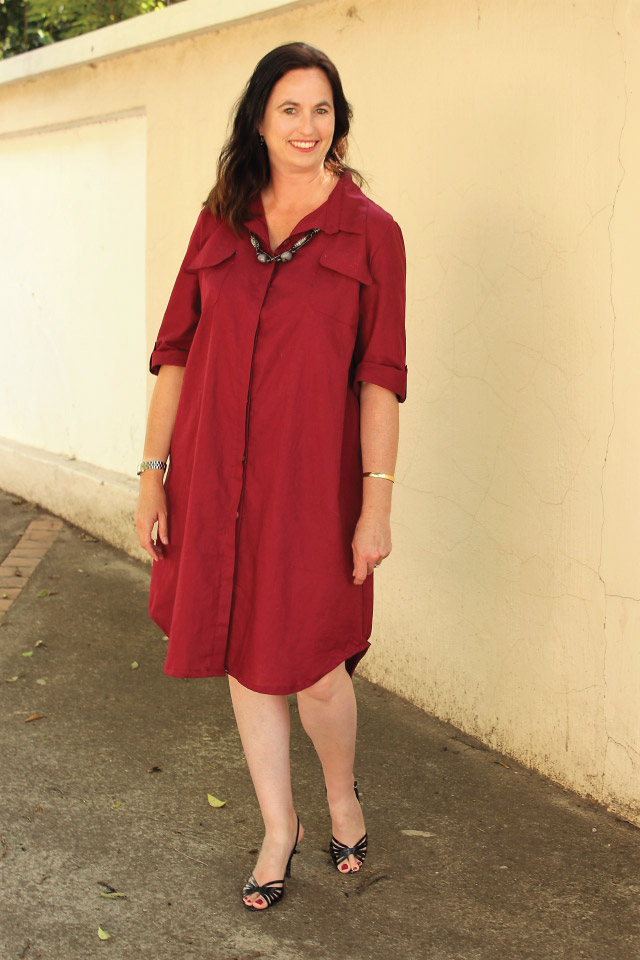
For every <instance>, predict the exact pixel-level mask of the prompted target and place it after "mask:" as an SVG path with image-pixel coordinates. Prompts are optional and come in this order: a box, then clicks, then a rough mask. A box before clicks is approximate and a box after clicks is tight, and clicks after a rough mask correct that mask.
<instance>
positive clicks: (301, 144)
mask: <svg viewBox="0 0 640 960" xmlns="http://www.w3.org/2000/svg"><path fill="white" fill-rule="evenodd" d="M289 143H290V144H291V146H292V147H295V148H296V149H297V150H313V148H314V147H315V145H316V143H318V141H317V140H289Z"/></svg>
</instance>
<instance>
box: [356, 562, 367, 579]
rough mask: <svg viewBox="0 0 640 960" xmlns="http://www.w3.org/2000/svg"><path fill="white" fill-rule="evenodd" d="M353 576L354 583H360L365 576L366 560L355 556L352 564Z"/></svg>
mask: <svg viewBox="0 0 640 960" xmlns="http://www.w3.org/2000/svg"><path fill="white" fill-rule="evenodd" d="M353 578H354V582H355V583H356V584H362V583H364V581H365V580H366V578H367V563H366V560H362V559H361V558H357V559H356V561H355V563H354V565H353Z"/></svg>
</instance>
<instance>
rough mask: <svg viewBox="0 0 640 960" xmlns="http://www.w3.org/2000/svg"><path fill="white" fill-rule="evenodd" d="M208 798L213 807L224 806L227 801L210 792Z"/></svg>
mask: <svg viewBox="0 0 640 960" xmlns="http://www.w3.org/2000/svg"><path fill="white" fill-rule="evenodd" d="M207 800H208V801H209V803H210V804H211V806H212V807H224V805H225V803H226V802H227V801H226V800H218V798H217V797H214V796H212V794H210V793H208V794H207Z"/></svg>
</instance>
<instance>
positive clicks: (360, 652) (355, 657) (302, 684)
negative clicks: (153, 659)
mask: <svg viewBox="0 0 640 960" xmlns="http://www.w3.org/2000/svg"><path fill="white" fill-rule="evenodd" d="M359 644H363V645H361V646H358V648H357V649H356V650H354V651H353V652H352V653H348V654H347V655H345V654H340V657H339V658H338V659H337V660H335V661H334V662H333V663H332V664H331V665H330V666H329V667H327V668H323V670H322V672H321V673H319V674H317V675H316V676H314V677H312V678H311V679H306V680H303V681H296V682H295V683H294V684H293V686H294V688H295V689H293V690H283V689H282V687H281V686H277V687H276V688H275V689H274V685H269V686H268V688H267V687H265V686H264V685H261V687H260V689H258V688H257V687H256V686H251V685H250V684H248V683H245V682H244V681H243V680H242V678H241V677H236V676H235V674H229V672H228V671H227V670H224V671H222V672H219V671H214V670H213V669H211V670H208V671H198V672H195V671H191V672H190V673H188V674H185V673H178V672H177V671H172V670H170V669H169V670H168V669H167V668H166V666H165V667H164V668H163V669H164V673H165V674H166V675H167V676H168V677H176V678H178V679H180V680H200V679H204V678H206V677H226V676H227V675H229V676H233V678H234V680H237V681H238V683H241V684H242V685H243V686H244V687H247V688H248V689H249V690H253V691H254V693H269V694H272V695H273V696H288V695H289V694H292V693H299V692H300V691H301V690H306V688H307V687H310V686H312V685H313V684H314V683H316V682H317V681H318V680H320V679H321V678H322V677H324V676H325V675H326V674H327V673H330V672H331V671H332V670H335V668H336V667H337V666H338V664H340V663H342V662H344V665H345V669H346V670H347V673H348V674H349V676H350V677H353V674H354V671H355V668H356V666H357V664H358V663H359V662H360V660H362V658H363V657H364V655H365V653H366V652H367V650H368V649H369V647H370V646H371V642H370V641H369V640H360V641H359ZM348 664H349V665H348Z"/></svg>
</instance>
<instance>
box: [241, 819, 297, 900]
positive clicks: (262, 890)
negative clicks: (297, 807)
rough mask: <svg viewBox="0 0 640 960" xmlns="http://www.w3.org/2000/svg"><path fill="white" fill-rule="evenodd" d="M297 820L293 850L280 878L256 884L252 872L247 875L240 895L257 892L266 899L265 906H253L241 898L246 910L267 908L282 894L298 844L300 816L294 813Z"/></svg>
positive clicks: (247, 895)
mask: <svg viewBox="0 0 640 960" xmlns="http://www.w3.org/2000/svg"><path fill="white" fill-rule="evenodd" d="M296 818H297V820H298V827H297V830H296V842H295V843H294V845H293V850H292V851H291V853H290V854H289V859H288V860H287V868H286V870H285V873H284V877H283V879H282V880H269V881H268V883H263V884H262V885H261V886H260V885H259V884H258V881H257V880H256V878H255V877H254V875H253V874H251V876H250V877H249V879H248V880H247V882H246V883H245V885H244V887H243V888H242V896H243V898H244V897H250V896H251V894H252V893H259V894H260V896H261V897H262V898H263V900H265V901H266V903H267V905H266V907H254V905H253V903H245V901H244V899H243V901H242V902H243V904H244V906H245V907H246V908H247V910H254V911H258V910H268V909H269V907H271V906H272V905H273V904H274V903H277V902H278V900H280V899H281V897H282V895H283V894H284V881H285V879H286V878H287V877H290V876H291V858H292V857H293V855H294V853H297V850H296V847H297V846H298V838H299V836H300V817H299V816H298V815H297V814H296Z"/></svg>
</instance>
